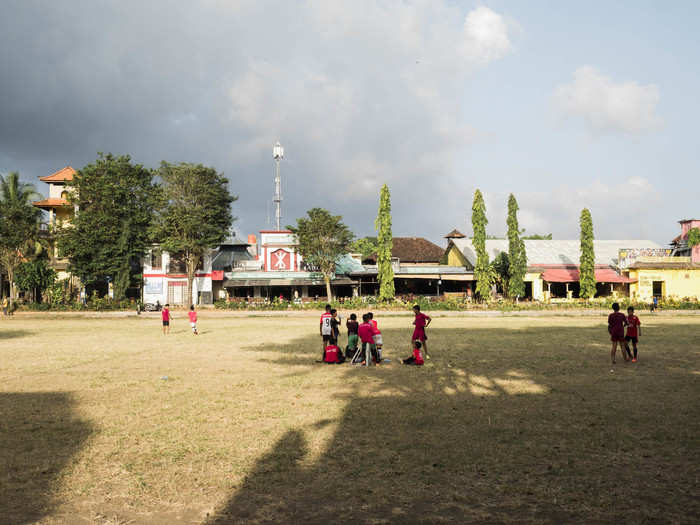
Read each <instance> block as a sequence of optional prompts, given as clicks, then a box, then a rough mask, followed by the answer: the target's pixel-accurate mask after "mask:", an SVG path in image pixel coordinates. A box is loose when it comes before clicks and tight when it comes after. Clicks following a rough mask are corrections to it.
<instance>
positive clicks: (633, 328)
mask: <svg viewBox="0 0 700 525" xmlns="http://www.w3.org/2000/svg"><path fill="white" fill-rule="evenodd" d="M641 336H642V322H641V321H640V320H639V317H637V316H636V315H634V307H633V306H630V307H629V308H627V335H625V349H626V350H627V353H628V354H630V346H629V342H630V341H632V348H633V349H634V357H633V358H632V362H633V363H636V362H637V341H639V338H640V337H641Z"/></svg>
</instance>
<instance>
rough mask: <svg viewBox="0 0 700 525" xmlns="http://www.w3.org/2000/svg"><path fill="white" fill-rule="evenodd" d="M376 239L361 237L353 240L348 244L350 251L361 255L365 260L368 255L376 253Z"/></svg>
mask: <svg viewBox="0 0 700 525" xmlns="http://www.w3.org/2000/svg"><path fill="white" fill-rule="evenodd" d="M377 249H378V248H377V238H376V237H362V238H360V239H356V240H354V241H353V242H352V243H351V244H350V250H351V251H353V252H355V253H360V254H362V258H363V259H366V258H367V257H369V256H370V255H372V254H374V253H377Z"/></svg>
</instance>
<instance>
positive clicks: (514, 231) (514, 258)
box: [471, 189, 596, 299]
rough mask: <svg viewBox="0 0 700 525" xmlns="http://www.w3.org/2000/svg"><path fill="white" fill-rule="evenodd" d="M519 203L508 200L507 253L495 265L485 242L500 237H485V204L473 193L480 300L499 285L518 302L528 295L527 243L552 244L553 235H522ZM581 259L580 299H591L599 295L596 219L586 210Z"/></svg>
mask: <svg viewBox="0 0 700 525" xmlns="http://www.w3.org/2000/svg"><path fill="white" fill-rule="evenodd" d="M518 209H519V207H518V202H517V200H516V199H515V196H514V195H513V194H512V193H511V194H510V195H509V196H508V217H507V219H506V223H507V225H508V235H507V238H508V252H500V253H499V254H498V255H497V256H496V257H495V258H494V260H493V261H489V255H488V252H487V251H486V240H487V239H496V238H497V237H493V236H489V235H487V234H486V225H487V224H488V219H487V218H486V204H485V202H484V197H483V195H482V194H481V191H480V190H479V189H477V190H476V191H475V192H474V200H473V202H472V217H471V221H472V231H473V236H472V246H473V247H474V251H475V253H476V264H475V266H474V278H475V279H476V294H477V297H478V298H480V299H485V298H487V297H489V296H490V294H491V288H492V286H493V285H494V284H497V285H498V286H499V287H500V288H501V289H502V290H503V293H504V295H506V296H507V297H512V298H518V297H523V296H524V295H525V274H526V272H527V253H526V251H525V243H524V242H523V241H524V240H525V239H538V240H551V239H552V234H551V233H549V234H546V235H527V236H526V235H523V233H524V232H525V230H524V229H523V230H521V229H520V227H519V225H518ZM580 226H581V256H580V261H579V263H580V272H579V275H580V277H579V283H580V294H579V295H580V296H581V297H583V298H585V299H590V298H592V297H593V296H595V293H596V280H595V253H594V247H593V219H592V218H591V212H590V211H589V210H588V209H586V208H584V209H583V210H582V212H581V219H580Z"/></svg>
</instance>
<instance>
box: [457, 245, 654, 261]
mask: <svg viewBox="0 0 700 525" xmlns="http://www.w3.org/2000/svg"><path fill="white" fill-rule="evenodd" d="M523 242H524V243H525V253H526V254H527V264H528V265H538V264H541V265H568V266H578V264H579V259H580V257H581V249H580V245H581V242H580V241H578V240H561V241H560V240H540V239H525V240H524V241H523ZM452 243H453V244H454V245H455V246H456V247H457V248H458V249H459V250H460V251H461V252H462V254H464V257H466V259H467V260H468V261H469V263H470V264H472V265H474V264H476V253H475V251H474V247H473V246H472V240H471V239H452ZM623 248H629V249H641V248H661V246H659V245H658V244H657V243H655V242H654V241H649V240H619V241H593V250H594V252H595V264H600V265H608V266H616V265H617V258H618V251H619V250H621V249H623ZM486 251H487V252H488V254H489V260H490V261H493V260H494V259H495V258H496V256H497V255H498V254H499V253H500V252H508V240H507V239H488V240H487V241H486Z"/></svg>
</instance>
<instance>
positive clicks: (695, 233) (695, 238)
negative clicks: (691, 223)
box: [688, 228, 700, 248]
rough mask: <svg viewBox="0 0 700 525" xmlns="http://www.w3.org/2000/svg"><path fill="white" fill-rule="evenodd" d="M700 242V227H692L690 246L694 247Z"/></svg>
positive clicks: (689, 235)
mask: <svg viewBox="0 0 700 525" xmlns="http://www.w3.org/2000/svg"><path fill="white" fill-rule="evenodd" d="M698 244H700V228H690V230H688V246H689V247H691V248H693V247H695V246H697V245H698Z"/></svg>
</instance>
